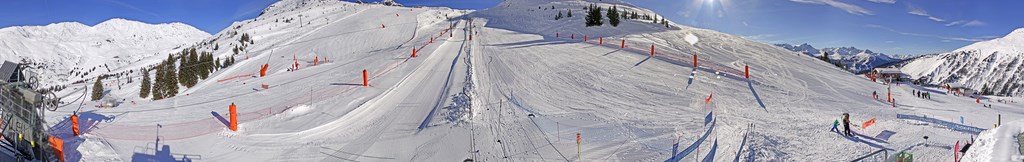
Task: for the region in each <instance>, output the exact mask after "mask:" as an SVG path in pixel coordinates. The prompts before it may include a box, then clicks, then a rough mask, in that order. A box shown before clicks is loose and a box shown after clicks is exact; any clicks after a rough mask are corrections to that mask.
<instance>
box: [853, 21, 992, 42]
mask: <svg viewBox="0 0 1024 162" xmlns="http://www.w3.org/2000/svg"><path fill="white" fill-rule="evenodd" d="M864 27H869V28H876V29H882V30H887V31H890V32H893V33H896V34H900V35H908V36H917V37H930V38H938V39H942V40H943V42H947V41H965V42H980V41H986V40H989V39H992V38H993V37H990V36H982V37H976V38H964V37H947V36H940V35H932V34H921V33H911V32H902V31H898V30H896V29H892V28H888V27H885V26H882V25H877V24H867V25H864Z"/></svg>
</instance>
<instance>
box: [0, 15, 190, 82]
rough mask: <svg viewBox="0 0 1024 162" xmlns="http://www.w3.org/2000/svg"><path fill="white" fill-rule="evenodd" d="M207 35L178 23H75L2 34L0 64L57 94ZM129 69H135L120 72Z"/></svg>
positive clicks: (13, 29)
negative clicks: (21, 70) (22, 70)
mask: <svg viewBox="0 0 1024 162" xmlns="http://www.w3.org/2000/svg"><path fill="white" fill-rule="evenodd" d="M209 36H210V34H207V33H206V32H203V31H201V30H199V29H196V28H194V27H192V26H189V25H187V24H182V23H167V24H146V23H142V22H138V21H132V20H125V19H119V18H115V19H110V20H107V21H104V22H102V23H99V24H96V25H94V26H88V25H85V24H82V23H78V22H62V23H54V24H49V25H46V26H14V27H7V28H3V29H0V49H3V50H0V60H7V61H11V62H14V63H23V64H26V65H27V66H28V67H29V68H28V69H27V71H29V72H32V73H36V74H37V75H35V76H37V77H38V79H39V83H40V86H39V88H56V87H58V86H66V85H68V84H70V83H73V82H78V81H84V80H88V79H93V78H95V77H97V76H99V75H101V73H103V74H115V73H117V74H122V75H129V74H130V73H131V71H133V70H134V71H138V70H137V69H138V68H140V67H141V66H143V65H145V64H136V63H137V62H139V61H142V60H143V58H146V57H149V56H154V55H158V54H167V52H168V51H173V50H174V49H176V48H179V47H182V46H184V45H186V44H191V43H195V42H196V41H199V40H202V39H204V38H207V37H209ZM127 65H139V67H134V66H133V68H123V67H124V66H127Z"/></svg>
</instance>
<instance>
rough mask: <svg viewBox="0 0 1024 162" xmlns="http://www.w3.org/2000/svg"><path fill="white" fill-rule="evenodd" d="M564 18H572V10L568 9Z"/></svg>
mask: <svg viewBox="0 0 1024 162" xmlns="http://www.w3.org/2000/svg"><path fill="white" fill-rule="evenodd" d="M566 17H572V9H569V12H568V13H567V15H566Z"/></svg>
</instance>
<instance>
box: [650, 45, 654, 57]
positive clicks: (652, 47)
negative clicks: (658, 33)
mask: <svg viewBox="0 0 1024 162" xmlns="http://www.w3.org/2000/svg"><path fill="white" fill-rule="evenodd" d="M651 56H654V45H653V44H652V45H651Z"/></svg>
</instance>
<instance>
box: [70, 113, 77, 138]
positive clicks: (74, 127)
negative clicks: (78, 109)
mask: <svg viewBox="0 0 1024 162" xmlns="http://www.w3.org/2000/svg"><path fill="white" fill-rule="evenodd" d="M71 132H73V133H74V134H75V137H78V113H75V114H72V115H71Z"/></svg>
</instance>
